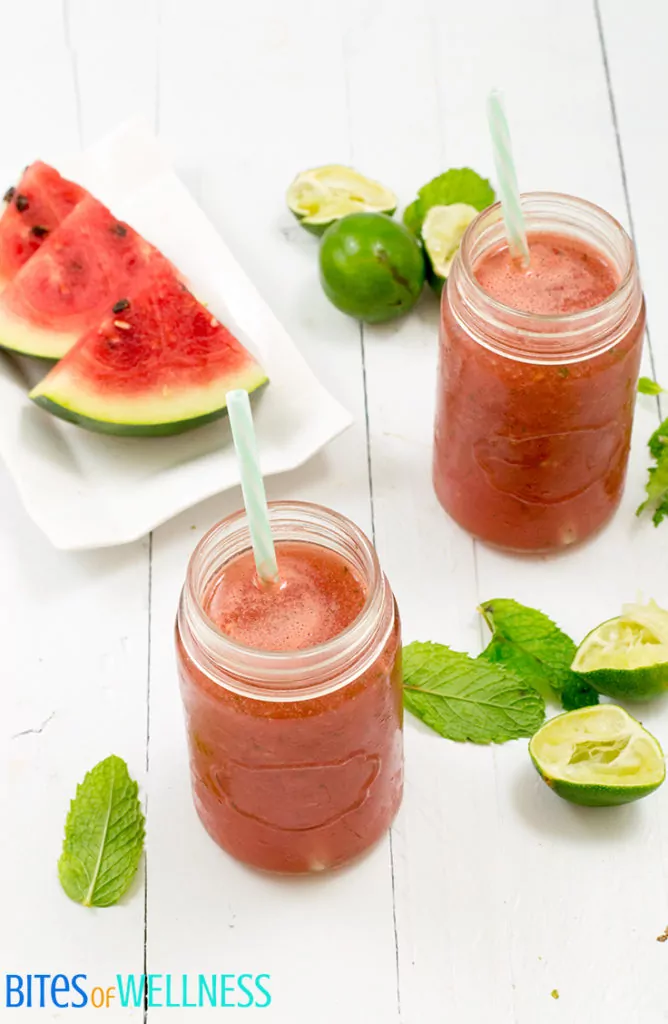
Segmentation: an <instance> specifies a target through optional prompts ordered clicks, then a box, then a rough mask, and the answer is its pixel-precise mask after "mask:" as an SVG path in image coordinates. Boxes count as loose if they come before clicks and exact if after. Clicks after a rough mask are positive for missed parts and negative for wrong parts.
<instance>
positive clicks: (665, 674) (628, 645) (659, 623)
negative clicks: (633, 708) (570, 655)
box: [571, 601, 668, 700]
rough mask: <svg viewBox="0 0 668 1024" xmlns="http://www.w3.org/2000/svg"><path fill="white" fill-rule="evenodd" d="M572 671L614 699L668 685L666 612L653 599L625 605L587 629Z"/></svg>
mask: <svg viewBox="0 0 668 1024" xmlns="http://www.w3.org/2000/svg"><path fill="white" fill-rule="evenodd" d="M571 668H572V669H573V671H574V672H577V673H578V675H581V676H583V677H584V678H585V679H586V680H587V682H589V683H591V685H592V686H593V687H594V689H596V690H598V691H599V693H605V694H607V695H608V696H609V697H614V698H615V699H617V700H649V699H650V698H651V697H655V696H657V695H658V694H660V693H664V692H665V691H666V690H668V612H666V611H664V609H663V608H660V607H659V605H658V604H657V603H656V601H649V602H648V603H647V604H627V605H624V608H623V609H622V614H621V615H619V616H617V618H615V619H608V620H607V621H606V622H602V623H601V625H600V626H597V627H596V629H593V630H592V631H591V633H589V634H587V636H586V637H585V638H584V640H583V641H582V643H581V644H580V646H579V647H578V649H577V651H576V654H575V658H574V660H573V664H572V666H571Z"/></svg>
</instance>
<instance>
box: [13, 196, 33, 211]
mask: <svg viewBox="0 0 668 1024" xmlns="http://www.w3.org/2000/svg"><path fill="white" fill-rule="evenodd" d="M29 206H30V203H29V202H28V197H27V196H24V195H22V194H21V193H20V192H19V194H18V195H17V197H16V209H17V210H18V211H19V213H23V211H24V210H27V209H28V207H29Z"/></svg>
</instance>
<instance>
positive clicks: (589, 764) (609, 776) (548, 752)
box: [529, 704, 666, 807]
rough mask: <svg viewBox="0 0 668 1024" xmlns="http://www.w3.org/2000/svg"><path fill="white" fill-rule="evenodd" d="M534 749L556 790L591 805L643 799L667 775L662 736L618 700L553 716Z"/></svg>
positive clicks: (533, 754)
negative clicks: (619, 705) (660, 739)
mask: <svg viewBox="0 0 668 1024" xmlns="http://www.w3.org/2000/svg"><path fill="white" fill-rule="evenodd" d="M529 753H530V754H531V759H532V761H533V763H534V765H535V767H536V769H537V771H538V772H539V774H540V775H541V776H542V778H543V780H544V782H546V783H547V785H548V786H549V787H550V788H551V789H553V790H554V792H555V793H558V795H559V796H561V797H563V798H564V799H565V800H570V801H571V803H574V804H584V805H585V806H587V807H611V806H614V805H616V804H626V803H629V802H630V801H632V800H640V799H641V798H642V797H644V796H648V795H649V794H650V793H652V792H653V791H654V790H655V789H657V788H658V787H659V786H660V785H661V783H662V782H663V780H664V779H665V777H666V765H665V761H664V757H663V751H662V750H661V747H660V746H659V743H658V742H657V740H656V739H655V738H654V736H652V734H651V733H649V732H647V730H646V729H644V728H643V727H642V725H641V724H640V722H638V721H637V720H636V719H635V718H633V717H632V716H631V715H629V714H628V712H626V711H624V709H623V708H619V707H617V706H616V705H615V704H596V705H594V706H593V707H586V708H578V709H577V710H576V711H568V712H566V714H564V715H557V717H556V718H551V719H550V720H549V722H546V723H545V725H544V726H542V728H540V729H539V730H538V732H537V733H536V734H535V735H534V736H533V737H532V739H531V742H530V743H529Z"/></svg>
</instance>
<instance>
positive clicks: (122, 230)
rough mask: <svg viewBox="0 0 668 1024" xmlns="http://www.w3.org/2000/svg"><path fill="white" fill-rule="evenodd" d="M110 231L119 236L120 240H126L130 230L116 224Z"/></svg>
mask: <svg viewBox="0 0 668 1024" xmlns="http://www.w3.org/2000/svg"><path fill="white" fill-rule="evenodd" d="M110 230H111V231H113V233H114V234H115V235H118V236H119V237H120V238H125V236H126V235H127V233H128V229H127V228H126V227H124V226H123V225H122V224H114V225H113V226H112V227H111V228H110Z"/></svg>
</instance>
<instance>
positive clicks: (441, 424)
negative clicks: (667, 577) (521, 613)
mask: <svg viewBox="0 0 668 1024" xmlns="http://www.w3.org/2000/svg"><path fill="white" fill-rule="evenodd" d="M522 207H523V210H524V215H525V218H526V224H527V230H528V232H529V233H532V232H537V231H540V232H547V233H549V234H559V235H566V236H567V237H569V238H572V239H575V240H579V241H581V242H584V243H585V244H586V245H587V246H588V247H590V248H593V249H595V250H597V251H598V253H600V254H601V255H602V256H603V257H604V258H605V260H606V261H607V262H608V263H609V264H610V265H611V267H612V268H613V269H614V270H615V272H616V275H617V279H618V282H619V283H618V285H617V287H616V289H615V290H614V291H613V292H612V294H611V295H609V296H608V298H606V299H605V300H604V301H603V302H601V303H600V304H599V305H597V306H594V307H593V308H591V309H586V310H583V311H582V312H576V313H566V314H557V315H539V314H534V313H527V312H522V311H520V310H517V309H512V308H510V307H509V306H506V305H503V304H502V303H501V302H498V301H497V300H496V299H494V298H493V297H492V296H491V295H490V294H488V293H487V292H486V291H485V290H483V288H482V287H481V286H480V284H479V283H478V281H477V280H476V277H475V274H474V268H475V267H476V265H477V264H478V262H479V261H480V260H481V258H482V257H483V256H484V255H485V254H486V253H489V252H490V251H491V250H493V249H495V248H497V247H498V246H499V245H500V244H502V242H503V239H504V228H503V221H502V217H501V210H500V207H499V205H498V204H496V205H495V206H492V207H490V208H489V209H487V210H485V211H483V213H481V214H479V216H478V217H476V219H475V220H474V221H472V223H471V224H470V225H469V227H468V229H467V231H466V233H465V235H464V238H463V239H462V244H461V247H460V250H459V254H458V256H457V257H456V258H455V260H454V263H453V266H452V269H451V272H450V276H449V279H448V285H447V288H444V289H443V295H442V304H441V336H440V357H439V375H438V392H437V409H436V426H435V441H434V487H435V490H436V494H437V496H438V498H439V500H440V502H441V504H442V505H443V507H444V508H445V510H446V511H447V512H448V513H449V514H450V515H451V516H452V517H453V519H455V520H456V521H457V522H458V523H459V524H460V525H461V526H463V527H464V529H465V530H468V531H469V533H472V534H473V535H474V536H476V537H479V538H481V539H482V540H484V541H487V542H489V543H490V544H494V545H496V546H499V547H502V548H507V549H511V550H516V551H533V552H548V551H555V550H559V549H562V548H564V547H565V546H567V545H569V544H574V543H577V542H578V541H582V540H584V539H585V538H586V537H588V536H589V535H590V534H592V533H594V532H595V531H596V530H598V529H599V527H601V526H603V524H604V523H605V522H606V521H607V520H608V519H609V518H610V517H611V515H612V514H613V512H614V510H615V508H616V507H617V505H618V503H619V500H620V498H621V494H622V489H623V484H624V478H625V475H626V464H627V460H628V453H629V445H630V440H631V425H632V420H633V411H634V406H635V399H636V387H637V379H638V371H639V366H640V355H641V349H642V342H643V335H644V329H645V305H644V300H643V295H642V290H641V287H640V282H639V279H638V268H637V264H636V258H635V253H634V249H633V244H632V242H631V240H630V238H629V237H628V235H627V234H626V232H625V231H624V229H623V228H622V227H621V225H620V224H618V222H617V221H616V220H614V218H612V217H611V216H610V215H609V214H608V213H606V212H605V211H604V210H602V209H600V208H599V207H597V206H594V205H592V204H591V203H588V202H585V201H584V200H583V199H577V198H575V197H573V196H566V195H559V194H557V193H550V192H534V193H529V194H526V195H524V196H522Z"/></svg>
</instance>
